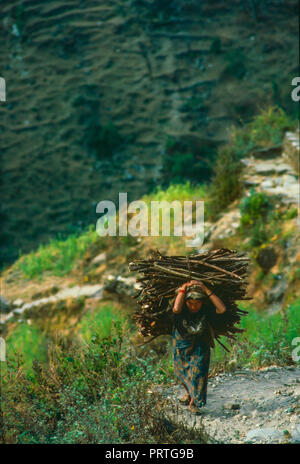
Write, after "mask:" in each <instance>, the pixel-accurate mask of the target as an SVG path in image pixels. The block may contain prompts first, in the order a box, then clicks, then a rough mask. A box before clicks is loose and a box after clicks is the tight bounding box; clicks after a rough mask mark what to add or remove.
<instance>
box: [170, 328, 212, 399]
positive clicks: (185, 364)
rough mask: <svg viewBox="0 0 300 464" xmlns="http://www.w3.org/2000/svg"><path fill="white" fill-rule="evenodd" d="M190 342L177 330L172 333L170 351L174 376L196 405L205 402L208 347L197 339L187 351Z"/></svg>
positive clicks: (208, 358)
mask: <svg viewBox="0 0 300 464" xmlns="http://www.w3.org/2000/svg"><path fill="white" fill-rule="evenodd" d="M191 345H192V344H191V342H190V341H188V340H185V339H183V338H182V337H181V335H180V334H179V332H178V330H176V329H175V330H174V331H173V334H172V353H173V363H174V373H175V376H176V377H177V378H178V380H179V381H180V382H181V383H184V384H185V386H186V387H187V389H188V392H189V394H190V397H191V398H192V399H193V400H194V404H195V406H197V407H201V406H203V405H204V404H206V395H207V379H208V371H209V362H210V347H209V346H208V345H207V344H206V343H204V342H201V341H197V342H196V344H195V346H194V349H193V352H192V353H189V348H190V347H191Z"/></svg>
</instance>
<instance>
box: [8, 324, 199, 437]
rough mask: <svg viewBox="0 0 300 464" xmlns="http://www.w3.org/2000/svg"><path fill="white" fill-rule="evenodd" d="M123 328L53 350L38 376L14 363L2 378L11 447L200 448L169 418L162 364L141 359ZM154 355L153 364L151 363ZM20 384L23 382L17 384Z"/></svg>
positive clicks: (36, 371) (193, 434)
mask: <svg viewBox="0 0 300 464" xmlns="http://www.w3.org/2000/svg"><path fill="white" fill-rule="evenodd" d="M127 339H128V334H127V333H126V332H125V331H124V329H122V328H121V326H120V324H118V323H116V324H114V325H113V327H112V330H111V333H110V335H109V336H108V337H106V338H100V337H99V336H97V335H95V336H94V337H93V338H92V340H91V342H90V344H89V345H88V346H85V347H82V346H73V347H71V348H70V349H69V350H66V349H65V348H64V347H63V346H62V345H60V344H56V345H53V346H52V347H51V348H50V350H49V364H43V363H40V362H38V361H35V362H34V363H33V375H31V376H30V377H29V376H28V375H26V373H25V371H24V370H23V368H22V367H20V366H18V365H17V364H16V363H14V362H12V361H10V362H9V363H7V364H8V365H7V368H6V373H5V376H4V379H3V392H2V394H3V413H4V435H5V441H6V442H7V443H52V444H53V443H174V444H175V443H201V442H203V441H204V440H205V438H204V435H203V433H201V432H193V431H188V430H186V429H185V428H184V427H182V426H181V425H179V426H178V425H176V424H174V423H173V422H171V421H170V420H168V419H167V418H166V417H165V415H164V413H163V404H164V399H163V397H162V396H161V395H160V394H159V393H158V392H156V391H154V390H153V389H152V390H151V392H150V391H149V388H150V386H152V385H153V383H160V381H161V379H160V369H161V367H160V366H161V360H160V359H159V358H157V357H155V356H153V355H152V356H146V357H144V358H143V359H142V358H140V357H139V356H137V353H136V351H135V348H134V346H132V345H130V344H129V343H128V342H127ZM154 358H155V359H154ZM17 379H18V381H16V380H17Z"/></svg>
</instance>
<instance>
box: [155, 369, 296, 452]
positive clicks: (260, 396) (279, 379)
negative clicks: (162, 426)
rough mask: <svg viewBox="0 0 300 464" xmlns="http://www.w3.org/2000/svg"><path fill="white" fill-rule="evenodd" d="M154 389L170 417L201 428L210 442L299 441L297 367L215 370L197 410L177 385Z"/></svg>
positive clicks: (190, 426)
mask: <svg viewBox="0 0 300 464" xmlns="http://www.w3.org/2000/svg"><path fill="white" fill-rule="evenodd" d="M156 389H157V390H158V391H160V392H161V394H162V395H163V397H164V398H165V399H166V402H167V407H166V415H167V417H168V418H169V419H170V420H172V421H173V422H176V423H183V424H184V425H186V426H187V427H188V428H191V429H192V428H195V429H199V430H200V429H202V428H203V429H204V431H205V432H206V433H207V434H208V435H209V437H210V440H209V441H210V442H211V443H214V442H219V443H240V444H241V443H264V444H269V443H300V368H299V367H291V366H288V367H277V366H271V367H267V368H264V369H261V370H251V369H246V368H245V369H242V370H237V371H235V372H234V373H223V374H219V375H217V376H215V377H213V378H211V379H209V381H208V394H207V404H206V406H205V407H203V408H202V409H201V413H200V415H198V416H196V415H194V414H192V413H191V412H190V411H189V409H188V407H187V406H182V405H181V404H180V403H179V402H178V399H177V398H178V396H182V395H183V394H184V389H183V387H181V386H178V385H176V386H172V387H170V388H167V389H165V388H162V387H156Z"/></svg>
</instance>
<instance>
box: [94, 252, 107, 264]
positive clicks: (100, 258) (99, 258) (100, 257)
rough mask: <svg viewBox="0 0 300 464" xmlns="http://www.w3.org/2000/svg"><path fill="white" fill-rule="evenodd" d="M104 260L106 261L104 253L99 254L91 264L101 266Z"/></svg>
mask: <svg viewBox="0 0 300 464" xmlns="http://www.w3.org/2000/svg"><path fill="white" fill-rule="evenodd" d="M105 260H106V253H105V252H103V253H100V254H99V255H97V256H96V257H95V258H94V259H93V260H92V264H101V263H104V261H105Z"/></svg>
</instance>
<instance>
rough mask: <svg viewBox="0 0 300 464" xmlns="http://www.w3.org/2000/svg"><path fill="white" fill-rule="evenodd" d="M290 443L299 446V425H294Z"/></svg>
mask: <svg viewBox="0 0 300 464" xmlns="http://www.w3.org/2000/svg"><path fill="white" fill-rule="evenodd" d="M290 442H291V443H299V444H300V423H299V424H295V425H294V428H293V430H292V433H291V440H290Z"/></svg>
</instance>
